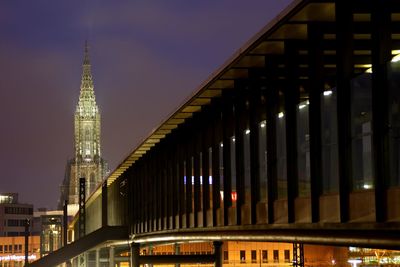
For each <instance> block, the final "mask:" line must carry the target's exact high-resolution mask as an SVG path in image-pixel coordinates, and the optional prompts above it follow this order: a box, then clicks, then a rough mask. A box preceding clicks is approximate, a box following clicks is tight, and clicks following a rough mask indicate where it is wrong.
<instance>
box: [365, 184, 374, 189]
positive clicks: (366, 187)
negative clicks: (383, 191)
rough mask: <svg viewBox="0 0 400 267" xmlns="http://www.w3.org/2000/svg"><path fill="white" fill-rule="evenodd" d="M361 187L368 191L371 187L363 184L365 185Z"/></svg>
mask: <svg viewBox="0 0 400 267" xmlns="http://www.w3.org/2000/svg"><path fill="white" fill-rule="evenodd" d="M363 187H364V189H370V188H372V186H371V185H369V184H365V185H363Z"/></svg>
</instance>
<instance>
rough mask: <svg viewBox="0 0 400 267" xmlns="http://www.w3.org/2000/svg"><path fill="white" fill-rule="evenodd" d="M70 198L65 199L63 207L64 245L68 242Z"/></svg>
mask: <svg viewBox="0 0 400 267" xmlns="http://www.w3.org/2000/svg"><path fill="white" fill-rule="evenodd" d="M67 230H68V200H64V207H63V246H64V247H65V246H66V245H67V244H68V236H67Z"/></svg>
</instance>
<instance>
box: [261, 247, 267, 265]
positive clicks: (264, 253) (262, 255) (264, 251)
mask: <svg viewBox="0 0 400 267" xmlns="http://www.w3.org/2000/svg"><path fill="white" fill-rule="evenodd" d="M261 257H262V262H263V263H268V250H263V251H261Z"/></svg>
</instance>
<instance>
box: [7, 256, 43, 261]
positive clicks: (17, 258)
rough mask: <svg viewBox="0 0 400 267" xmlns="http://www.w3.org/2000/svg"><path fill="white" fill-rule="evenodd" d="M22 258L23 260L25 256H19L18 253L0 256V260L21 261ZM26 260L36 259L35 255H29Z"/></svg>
mask: <svg viewBox="0 0 400 267" xmlns="http://www.w3.org/2000/svg"><path fill="white" fill-rule="evenodd" d="M23 260H25V256H20V255H6V256H0V261H23ZM28 260H36V255H35V254H32V255H29V256H28Z"/></svg>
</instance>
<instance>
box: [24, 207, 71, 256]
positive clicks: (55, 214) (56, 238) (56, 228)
mask: <svg viewBox="0 0 400 267" xmlns="http://www.w3.org/2000/svg"><path fill="white" fill-rule="evenodd" d="M71 217H72V216H71ZM67 219H68V217H67ZM63 222H64V214H63V211H62V210H47V209H38V211H34V212H33V223H32V228H31V234H32V235H38V236H40V257H43V256H45V255H47V254H49V253H51V252H53V251H55V250H57V249H59V248H61V247H62V246H63V240H64V239H63V237H64V236H63V235H64V231H63V225H64V223H63Z"/></svg>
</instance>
